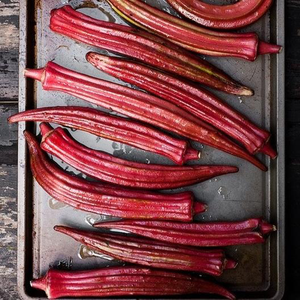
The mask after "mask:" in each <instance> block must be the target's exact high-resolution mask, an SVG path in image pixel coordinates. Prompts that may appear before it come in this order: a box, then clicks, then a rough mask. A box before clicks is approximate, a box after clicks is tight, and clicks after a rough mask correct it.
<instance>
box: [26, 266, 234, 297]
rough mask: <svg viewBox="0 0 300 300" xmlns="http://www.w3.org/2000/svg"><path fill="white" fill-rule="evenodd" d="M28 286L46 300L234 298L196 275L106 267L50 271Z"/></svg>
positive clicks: (224, 290) (219, 287)
mask: <svg viewBox="0 0 300 300" xmlns="http://www.w3.org/2000/svg"><path fill="white" fill-rule="evenodd" d="M31 286H32V287H33V288H36V289H40V290H43V291H45V293H46V294H47V296H48V298H49V299H57V298H65V297H80V298H82V297H113V296H163V295H182V294H199V293H205V294H206V293H207V294H217V295H220V296H223V297H226V298H227V299H231V300H234V299H235V297H234V295H233V294H231V293H230V292H229V291H228V290H226V289H225V288H223V287H221V286H219V285H217V284H215V283H211V282H209V281H206V280H203V279H201V278H199V277H197V276H190V275H188V274H182V273H176V272H171V271H162V270H153V269H149V268H142V267H135V266H134V267H109V268H102V269H95V270H84V271H62V270H54V269H50V270H49V271H48V272H47V273H46V274H45V275H44V276H43V277H41V278H38V279H34V280H32V281H31Z"/></svg>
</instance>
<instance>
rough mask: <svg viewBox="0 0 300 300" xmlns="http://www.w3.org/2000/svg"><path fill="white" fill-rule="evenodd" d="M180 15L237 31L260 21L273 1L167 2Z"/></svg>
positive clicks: (171, 0) (175, 0)
mask: <svg viewBox="0 0 300 300" xmlns="http://www.w3.org/2000/svg"><path fill="white" fill-rule="evenodd" d="M167 1H168V3H169V4H170V5H171V6H172V7H173V8H174V9H175V10H176V11H177V12H179V13H180V14H182V15H184V16H185V17H186V18H188V19H191V20H192V21H194V22H196V23H198V24H200V25H203V26H206V27H211V28H215V29H236V28H240V27H244V26H247V25H249V24H252V23H254V22H255V21H257V20H258V19H260V18H261V17H262V16H263V15H264V14H265V13H266V12H267V11H268V9H269V8H270V6H271V4H272V2H273V0H240V1H238V2H235V3H230V4H228V5H216V4H209V3H205V2H204V1H202V0H167Z"/></svg>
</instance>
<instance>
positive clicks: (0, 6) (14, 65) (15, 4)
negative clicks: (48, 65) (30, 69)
mask: <svg viewBox="0 0 300 300" xmlns="http://www.w3.org/2000/svg"><path fill="white" fill-rule="evenodd" d="M18 46H19V1H18V0H5V1H0V102H1V101H7V100H17V99H18Z"/></svg>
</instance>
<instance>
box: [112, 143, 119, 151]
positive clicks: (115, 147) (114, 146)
mask: <svg viewBox="0 0 300 300" xmlns="http://www.w3.org/2000/svg"><path fill="white" fill-rule="evenodd" d="M111 146H112V148H113V149H114V150H121V149H122V147H121V144H120V143H116V142H113V143H112V144H111Z"/></svg>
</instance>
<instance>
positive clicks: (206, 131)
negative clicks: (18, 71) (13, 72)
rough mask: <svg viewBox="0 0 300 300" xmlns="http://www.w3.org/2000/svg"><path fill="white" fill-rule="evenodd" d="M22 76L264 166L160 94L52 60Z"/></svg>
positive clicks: (48, 88)
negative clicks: (101, 77) (92, 74)
mask: <svg viewBox="0 0 300 300" xmlns="http://www.w3.org/2000/svg"><path fill="white" fill-rule="evenodd" d="M25 76H27V77H31V78H34V79H37V80H40V81H41V82H42V85H43V88H44V89H45V90H55V91H61V92H65V93H68V94H71V95H73V96H77V97H79V98H81V99H83V100H86V101H88V102H91V103H93V104H96V105H100V106H102V107H104V108H107V109H112V110H114V111H116V112H118V113H121V114H123V115H127V116H129V117H132V118H134V119H138V120H139V121H143V122H146V123H149V124H151V125H154V126H157V127H160V128H163V129H166V130H169V131H172V132H174V133H177V134H179V135H182V136H184V137H186V138H190V139H193V140H195V141H198V142H200V143H204V144H206V145H209V146H212V147H215V148H217V149H219V150H222V151H224V152H227V153H230V154H232V155H235V156H238V157H241V158H243V159H246V160H248V161H249V162H251V163H253V164H254V165H255V166H257V167H258V168H260V169H262V170H264V171H266V170H267V168H266V166H264V165H263V164H262V163H261V162H260V161H258V160H257V159H256V158H255V157H253V156H252V155H250V154H249V153H247V151H245V150H244V149H243V148H242V147H240V146H238V145H237V144H235V143H234V142H232V141H231V140H229V139H228V138H227V137H225V136H224V135H222V134H221V133H220V132H218V131H217V130H216V129H215V128H213V127H211V126H210V125H208V124H207V123H205V122H203V121H201V120H199V119H198V118H196V117H194V116H193V115H191V114H189V113H188V112H186V111H184V110H183V109H181V108H179V107H177V106H176V105H174V104H172V103H169V102H168V101H165V100H163V99H161V98H158V97H155V96H152V95H149V94H146V93H144V92H141V91H137V90H134V89H131V88H128V87H125V86H122V85H118V84H115V83H111V82H108V81H105V80H101V79H98V78H93V77H90V76H87V75H84V74H80V73H77V72H74V71H71V70H68V69H65V68H63V67H61V66H59V65H57V64H55V63H53V62H49V63H48V64H47V66H46V67H45V68H43V69H38V70H29V69H27V70H26V71H25Z"/></svg>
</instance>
